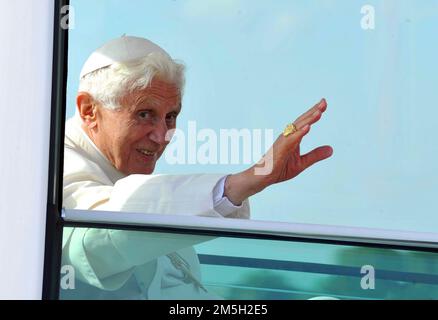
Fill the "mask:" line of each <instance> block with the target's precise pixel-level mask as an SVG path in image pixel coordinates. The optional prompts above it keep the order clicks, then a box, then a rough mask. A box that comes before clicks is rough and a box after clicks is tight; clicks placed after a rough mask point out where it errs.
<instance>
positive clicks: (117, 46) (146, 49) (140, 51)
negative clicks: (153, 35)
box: [80, 36, 170, 79]
mask: <svg viewBox="0 0 438 320" xmlns="http://www.w3.org/2000/svg"><path fill="white" fill-rule="evenodd" d="M154 52H155V53H161V54H164V55H165V56H167V57H169V58H170V56H169V54H168V53H167V52H166V51H164V49H162V48H160V47H159V46H158V45H156V44H155V43H153V42H151V41H149V40H147V39H144V38H139V37H130V36H122V37H120V38H117V39H114V40H111V41H109V42H107V43H105V44H104V45H103V46H102V47H100V48H99V49H97V50H96V51H94V52H93V53H92V54H91V55H90V57H89V58H88V59H87V61H86V62H85V64H84V66H83V67H82V71H81V74H80V78H81V79H82V77H84V76H85V75H87V74H89V73H91V72H93V71H96V70H99V69H102V68H105V67H108V66H110V65H112V64H113V63H116V62H117V63H123V62H128V61H131V60H135V59H139V58H143V57H146V56H147V55H149V54H150V53H154Z"/></svg>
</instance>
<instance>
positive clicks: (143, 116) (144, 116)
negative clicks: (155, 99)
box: [138, 110, 152, 120]
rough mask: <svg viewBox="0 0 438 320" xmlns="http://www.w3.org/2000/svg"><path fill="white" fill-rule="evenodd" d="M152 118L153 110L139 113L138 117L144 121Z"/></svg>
mask: <svg viewBox="0 0 438 320" xmlns="http://www.w3.org/2000/svg"><path fill="white" fill-rule="evenodd" d="M151 116H152V112H151V110H143V111H140V112H139V113H138V117H139V118H140V119H142V120H145V119H149V118H150V117H151Z"/></svg>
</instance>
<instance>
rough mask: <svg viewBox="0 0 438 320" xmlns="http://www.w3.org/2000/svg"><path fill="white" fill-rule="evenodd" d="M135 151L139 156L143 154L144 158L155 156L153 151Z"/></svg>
mask: <svg viewBox="0 0 438 320" xmlns="http://www.w3.org/2000/svg"><path fill="white" fill-rule="evenodd" d="M137 151H138V152H140V153H141V154H144V155H145V156H149V157H152V156H155V155H156V154H157V153H156V152H155V151H149V150H146V149H137Z"/></svg>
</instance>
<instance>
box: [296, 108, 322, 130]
mask: <svg viewBox="0 0 438 320" xmlns="http://www.w3.org/2000/svg"><path fill="white" fill-rule="evenodd" d="M321 116H322V113H321V112H320V111H315V112H314V113H312V114H311V115H309V116H308V117H306V118H304V119H302V120H301V121H298V122H295V123H294V124H295V127H296V128H297V129H298V130H300V129H301V128H304V126H306V125H312V124H314V123H315V122H318V121H319V120H320V119H321Z"/></svg>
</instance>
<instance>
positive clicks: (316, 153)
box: [301, 146, 333, 170]
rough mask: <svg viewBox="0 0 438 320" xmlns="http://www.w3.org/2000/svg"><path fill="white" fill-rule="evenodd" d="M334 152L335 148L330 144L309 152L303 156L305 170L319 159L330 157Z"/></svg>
mask: <svg viewBox="0 0 438 320" xmlns="http://www.w3.org/2000/svg"><path fill="white" fill-rule="evenodd" d="M332 154H333V148H332V147H330V146H323V147H319V148H316V149H314V150H312V151H310V152H309V153H307V154H305V155H303V156H301V161H302V163H303V170H305V169H307V168H308V167H310V166H312V165H314V164H315V163H317V162H319V161H322V160H324V159H327V158H330V157H331V156H332Z"/></svg>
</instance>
